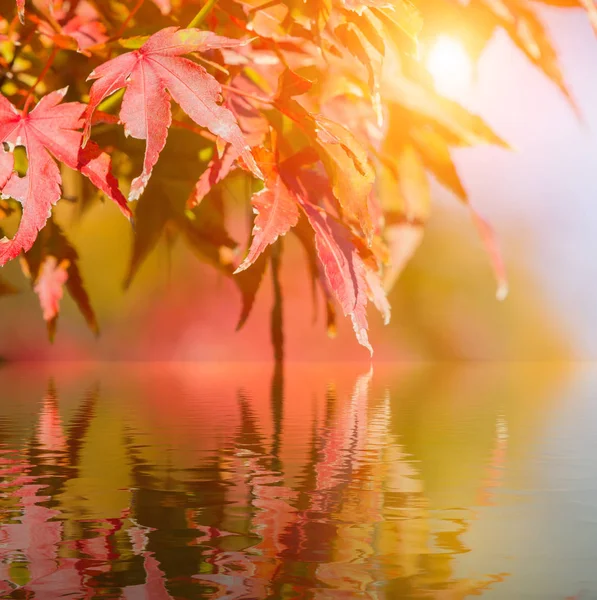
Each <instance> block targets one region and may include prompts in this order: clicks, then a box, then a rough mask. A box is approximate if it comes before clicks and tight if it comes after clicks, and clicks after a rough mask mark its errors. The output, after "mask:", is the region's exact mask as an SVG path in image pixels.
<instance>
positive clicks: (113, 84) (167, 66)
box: [85, 27, 262, 200]
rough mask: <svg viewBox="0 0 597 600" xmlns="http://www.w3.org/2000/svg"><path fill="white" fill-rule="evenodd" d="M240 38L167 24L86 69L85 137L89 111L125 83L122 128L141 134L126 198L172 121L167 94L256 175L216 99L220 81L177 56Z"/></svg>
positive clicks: (142, 180)
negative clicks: (139, 165)
mask: <svg viewBox="0 0 597 600" xmlns="http://www.w3.org/2000/svg"><path fill="white" fill-rule="evenodd" d="M243 43H244V42H242V41H240V40H232V39H229V38H224V37H220V36H217V35H214V34H213V33H211V32H208V31H201V30H199V29H179V28H177V27H167V28H166V29H162V30H161V31H158V32H157V33H155V34H154V35H152V36H151V37H150V38H149V39H148V40H147V41H146V42H145V43H144V44H143V45H142V46H141V47H140V48H139V49H138V50H134V51H132V52H128V53H126V54H122V55H120V56H118V57H117V58H114V59H112V60H109V61H107V62H106V63H104V64H102V65H100V66H99V67H98V68H97V69H95V71H93V72H92V73H91V74H90V75H89V79H95V81H94V83H93V85H92V86H91V91H90V94H89V108H88V110H87V121H86V125H85V139H88V137H89V129H90V127H91V117H92V114H93V112H94V111H95V109H96V108H97V107H98V105H99V104H100V103H101V102H102V101H103V100H104V98H106V97H107V96H109V95H111V94H113V93H114V92H116V91H117V90H119V89H121V88H126V91H125V94H124V97H123V100H122V106H121V109H120V120H121V122H122V123H123V125H124V128H125V134H126V135H130V136H132V137H134V138H137V139H142V140H146V149H145V160H144V162H143V170H142V173H141V175H139V176H138V177H136V178H135V179H134V180H133V182H132V183H131V190H130V193H129V200H133V199H136V198H138V197H139V196H140V195H141V194H142V193H143V190H144V189H145V186H146V185H147V182H148V180H149V178H150V176H151V172H152V169H153V167H154V165H155V164H156V162H157V160H158V158H159V155H160V153H161V151H162V149H163V148H164V145H165V144H166V138H167V135H168V128H169V127H170V124H171V122H172V113H171V107H170V96H171V97H172V98H173V99H174V100H175V101H176V102H177V104H179V106H180V107H181V108H182V109H183V110H184V112H185V113H186V114H187V115H189V117H191V119H193V121H195V123H197V124H198V125H199V126H201V127H206V128H207V129H209V131H210V132H211V133H213V134H214V135H215V136H217V137H218V138H220V139H222V140H224V141H226V142H228V143H229V144H231V145H232V146H233V148H234V149H235V150H236V151H237V152H238V154H239V155H240V156H241V157H242V158H243V160H244V161H245V163H246V164H247V165H248V166H249V168H250V169H251V171H252V172H253V173H254V174H255V175H256V176H257V177H260V178H261V177H262V175H261V172H260V170H259V167H258V166H257V164H256V163H255V160H254V159H253V156H252V155H251V151H250V148H249V146H248V144H247V141H246V139H245V137H244V136H243V133H242V131H241V130H240V128H239V126H238V123H237V120H236V118H235V117H234V115H233V113H232V112H231V111H230V110H229V109H228V108H226V107H225V106H222V105H221V104H219V102H220V99H221V87H220V84H219V83H218V82H217V81H216V79H215V78H214V77H212V76H211V75H210V74H209V73H208V72H207V71H206V70H205V69H204V68H203V67H202V66H200V65H198V64H196V63H194V62H193V61H191V60H189V59H188V58H183V57H182V55H184V54H189V53H191V52H200V51H204V50H208V49H213V48H230V47H234V46H239V45H242V44H243Z"/></svg>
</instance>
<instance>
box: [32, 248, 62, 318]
mask: <svg viewBox="0 0 597 600" xmlns="http://www.w3.org/2000/svg"><path fill="white" fill-rule="evenodd" d="M67 269H68V261H62V262H61V263H58V261H57V260H56V257H55V256H47V257H46V259H45V261H44V262H43V264H42V267H41V270H40V273H39V276H38V278H37V281H36V282H35V286H34V288H33V289H34V291H35V293H36V294H37V295H38V296H39V304H40V306H41V309H42V311H43V314H44V320H45V321H51V320H52V319H54V318H55V317H57V316H58V313H59V311H60V300H62V295H63V286H64V284H65V283H66V280H67V279H68V271H67Z"/></svg>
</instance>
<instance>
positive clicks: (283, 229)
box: [236, 170, 299, 273]
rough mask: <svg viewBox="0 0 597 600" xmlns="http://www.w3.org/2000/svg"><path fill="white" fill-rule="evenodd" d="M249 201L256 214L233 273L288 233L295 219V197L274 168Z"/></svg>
mask: <svg viewBox="0 0 597 600" xmlns="http://www.w3.org/2000/svg"><path fill="white" fill-rule="evenodd" d="M251 204H252V205H253V211H254V212H255V214H256V216H255V225H254V227H253V241H252V242H251V247H250V248H249V254H248V255H247V257H246V258H245V260H244V261H243V262H242V264H241V265H240V266H239V267H238V269H237V270H236V273H239V272H241V271H244V270H245V269H248V268H249V267H250V266H251V265H252V264H253V263H254V262H255V261H256V260H257V258H258V257H259V255H260V254H261V253H262V252H263V251H264V250H265V249H266V248H267V246H269V245H270V244H273V243H274V242H275V241H276V240H277V239H278V238H279V237H280V236H282V235H285V234H286V233H288V231H289V230H290V229H291V228H292V227H294V226H295V225H296V224H297V223H298V220H299V209H298V204H297V199H296V197H295V196H294V194H293V193H292V192H291V191H290V190H289V189H288V187H286V184H285V183H284V181H283V180H282V177H280V174H279V173H278V172H277V171H276V170H273V171H272V172H271V174H270V175H269V176H268V178H267V180H266V183H265V187H264V188H263V189H262V190H261V191H260V192H257V193H256V194H254V195H253V198H251Z"/></svg>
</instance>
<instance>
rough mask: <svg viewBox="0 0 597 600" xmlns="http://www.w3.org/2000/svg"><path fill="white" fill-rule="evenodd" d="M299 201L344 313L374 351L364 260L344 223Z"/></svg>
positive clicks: (331, 286)
mask: <svg viewBox="0 0 597 600" xmlns="http://www.w3.org/2000/svg"><path fill="white" fill-rule="evenodd" d="M300 204H301V208H302V209H303V210H304V211H305V214H306V215H307V219H308V220H309V223H310V224H311V227H312V228H313V231H315V246H316V248H317V253H318V255H319V259H320V260H321V262H322V264H323V268H324V271H325V275H326V279H327V282H328V285H329V287H330V289H331V291H332V292H333V294H334V296H335V298H336V300H337V301H338V303H339V304H340V306H341V307H342V311H343V312H344V316H350V318H351V320H352V326H353V328H354V332H355V334H356V337H357V340H358V342H359V344H361V345H362V346H364V347H365V348H367V349H368V350H369V352H370V353H371V355H373V348H372V347H371V344H370V343H369V338H368V336H367V329H368V323H367V289H368V288H367V281H366V266H365V263H364V262H363V260H362V259H361V257H360V256H359V253H358V250H357V248H356V246H355V245H354V244H353V243H352V242H351V241H350V239H349V234H348V232H347V231H346V230H344V229H343V228H342V226H341V225H339V224H338V223H337V222H336V221H335V220H333V219H332V218H331V217H330V216H329V215H328V214H327V213H326V212H325V211H323V210H322V209H320V208H318V207H316V206H314V205H313V204H309V203H308V202H304V201H301V202H300Z"/></svg>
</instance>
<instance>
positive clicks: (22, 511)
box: [0, 365, 597, 600]
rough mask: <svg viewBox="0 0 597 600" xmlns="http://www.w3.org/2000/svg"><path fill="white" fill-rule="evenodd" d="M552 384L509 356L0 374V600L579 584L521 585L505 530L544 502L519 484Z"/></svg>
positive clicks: (435, 591)
mask: <svg viewBox="0 0 597 600" xmlns="http://www.w3.org/2000/svg"><path fill="white" fill-rule="evenodd" d="M563 379H564V378H563V374H562V372H561V369H556V368H551V369H550V375H549V376H547V375H546V371H545V368H544V367H543V366H541V367H534V366H529V365H527V366H518V367H513V366H509V367H492V366H483V367H481V366H479V367H468V368H453V367H435V368H417V369H405V368H397V367H393V368H390V367H382V368H379V369H376V372H375V374H373V373H372V372H369V373H358V372H356V371H355V368H354V367H351V366H346V365H345V366H338V365H321V366H311V367H307V366H298V365H295V366H286V368H285V370H284V371H282V370H281V368H279V367H278V368H276V369H273V372H272V369H270V368H269V367H259V366H254V365H251V366H247V365H245V366H242V365H217V366H216V365H203V366H195V365H192V366H191V365H186V366H185V365H170V366H166V365H149V366H138V365H136V366H135V365H105V366H100V367H93V368H92V367H82V366H78V367H75V366H74V365H71V366H69V365H62V366H57V367H53V368H50V367H47V368H41V367H39V366H35V367H34V366H30V367H27V366H21V367H7V368H4V369H2V370H0V390H1V392H0V394H1V404H0V469H1V470H0V477H1V484H0V486H1V487H0V523H1V529H0V596H1V597H3V598H39V599H42V600H52V599H54V598H62V597H72V598H96V597H97V598H100V597H101V598H126V599H135V600H137V599H142V598H147V599H148V600H162V599H167V598H222V599H224V598H225V599H255V598H317V599H325V598H379V599H395V598H396V599H398V598H405V599H406V598H434V599H438V600H448V599H450V600H455V599H459V598H466V597H469V596H471V595H480V594H487V596H488V597H489V596H491V597H504V598H512V597H517V598H524V597H529V598H530V597H535V596H533V595H532V594H533V593H534V592H537V593H538V595H537V596H536V597H537V598H539V597H540V598H549V597H553V598H564V597H565V596H566V595H571V594H572V593H576V592H578V591H579V590H580V589H583V588H584V589H589V588H587V581H586V578H585V579H582V577H581V578H577V579H575V580H573V581H572V582H562V586H563V588H562V589H565V590H566V591H567V592H568V594H566V593H562V594H560V595H557V594H558V593H559V592H557V587H554V585H553V582H549V584H548V586H547V587H546V588H545V589H546V590H547V595H545V593H544V594H543V595H541V594H542V592H541V590H540V585H541V584H539V587H538V586H537V584H536V583H535V582H534V581H533V582H532V583H531V580H530V579H528V577H527V575H525V572H526V571H525V563H526V562H527V561H528V558H527V559H524V560H521V561H519V560H517V559H516V558H515V557H516V554H517V552H519V551H520V546H517V545H516V544H518V543H519V542H516V543H515V542H514V538H516V536H517V535H518V534H516V535H514V534H513V535H514V538H511V537H509V533H508V531H509V530H511V531H512V532H517V531H518V529H519V528H520V527H521V523H524V522H525V520H526V519H527V513H528V511H531V512H533V511H535V512H536V511H537V510H539V511H540V510H541V509H542V507H544V506H545V505H546V503H547V504H549V502H551V500H550V499H551V498H552V496H550V495H549V494H548V493H547V492H545V493H544V494H543V495H541V494H539V495H538V496H537V497H533V496H529V494H530V492H531V491H532V490H536V489H538V488H536V487H533V486H539V487H541V486H545V480H544V479H541V477H543V475H542V470H541V468H538V467H537V466H536V464H535V463H534V462H533V461H536V460H537V454H536V453H537V448H538V447H540V446H541V444H542V443H543V441H544V440H545V435H546V433H545V432H546V431H547V430H548V427H549V424H550V423H552V420H553V418H554V416H553V415H554V414H558V411H561V410H562V409H561V400H560V399H561V397H562V393H563V392H562V391H561V390H560V391H559V392H557V393H556V391H555V390H557V389H558V385H560V384H561V382H562V381H563ZM556 384H557V385H556ZM560 387H561V386H560ZM579 414H581V413H579ZM560 416H561V415H560ZM558 418H559V417H558ZM580 418H582V415H581V417H580ZM548 452H549V451H548ZM541 456H543V455H541ZM534 477H535V478H537V481H533V478H534ZM581 489H582V491H583V492H587V488H585V487H582V488H581ZM548 491H549V490H548ZM589 492H590V490H589ZM571 501H572V502H573V501H575V500H574V499H572V500H571ZM585 501H586V502H588V506H589V508H590V509H595V508H596V507H597V498H595V496H594V495H590V496H587V497H585ZM513 507H514V508H515V509H516V510H512V509H513ZM508 510H510V511H511V512H510V514H509V517H508V516H507V515H508V512H507V511H508ZM517 511H518V512H517ZM504 515H506V517H505V516H504ZM585 525H586V523H585ZM500 528H501V530H500V532H499V533H496V530H499V529H500ZM484 531H485V532H486V533H485V535H484V534H483V532H484ZM480 532H481V533H480ZM471 540H474V542H475V543H472V541H471ZM592 558H597V550H595V552H594V555H593V557H592ZM591 572H592V571H589V573H591ZM509 573H511V576H509ZM521 574H522V575H521ZM583 577H584V575H583ZM587 577H588V575H587ZM512 582H514V583H512ZM577 583H578V586H577V587H576V588H575V589H570V588H569V587H566V586H568V585H573V586H576V585H577ZM512 585H514V586H516V587H515V588H514V589H515V593H514V594H512V589H513V588H512ZM588 585H589V586H590V585H592V584H591V582H589V584H588ZM594 590H595V595H594V596H587V598H589V597H597V586H595V588H594ZM550 594H555V595H550Z"/></svg>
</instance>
